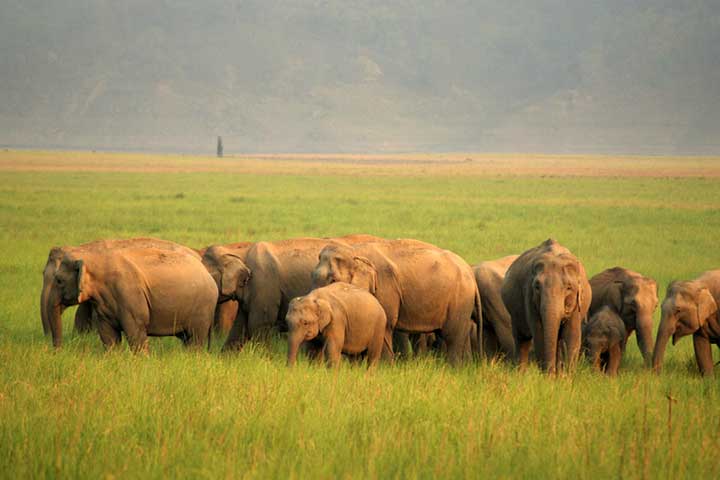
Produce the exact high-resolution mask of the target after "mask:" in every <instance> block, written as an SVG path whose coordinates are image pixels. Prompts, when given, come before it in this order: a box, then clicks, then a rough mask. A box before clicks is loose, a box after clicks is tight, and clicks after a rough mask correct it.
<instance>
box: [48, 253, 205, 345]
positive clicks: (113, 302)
mask: <svg viewBox="0 0 720 480" xmlns="http://www.w3.org/2000/svg"><path fill="white" fill-rule="evenodd" d="M54 284H55V285H56V286H57V290H58V293H59V298H60V301H61V302H62V304H63V305H73V304H77V303H83V302H91V303H92V305H93V311H94V314H95V315H97V329H98V332H99V334H100V338H101V339H102V341H103V344H104V345H105V346H106V347H108V348H109V347H112V346H114V345H116V344H117V343H119V342H120V340H121V336H120V335H121V333H122V332H125V335H126V336H127V340H128V343H129V344H130V347H131V348H132V349H133V350H134V351H147V348H148V345H147V337H148V336H158V337H159V336H176V337H178V338H180V339H182V340H183V342H184V343H185V344H186V345H197V346H206V345H207V344H208V339H209V333H210V327H211V326H212V321H213V314H214V311H215V304H216V303H217V297H218V290H217V287H216V286H215V281H214V280H213V279H212V277H211V276H210V274H209V273H208V272H207V270H206V269H205V267H204V266H203V264H202V263H201V262H200V259H199V258H197V257H194V256H190V255H187V254H185V253H182V252H175V251H168V250H160V249H157V248H124V249H118V250H106V251H99V252H84V253H82V254H80V253H71V252H68V253H66V254H65V255H64V257H63V259H62V261H61V262H60V265H59V267H58V269H57V271H56V272H55V275H54Z"/></svg>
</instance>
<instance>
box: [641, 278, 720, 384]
mask: <svg viewBox="0 0 720 480" xmlns="http://www.w3.org/2000/svg"><path fill="white" fill-rule="evenodd" d="M718 305H720V270H710V271H708V272H705V273H703V274H702V275H700V276H699V277H698V278H696V279H695V280H691V281H684V282H678V281H675V282H672V283H670V285H669V286H668V289H667V293H666V294H665V300H663V303H662V317H661V318H660V326H659V328H658V332H657V340H656V341H655V350H654V352H653V368H654V369H655V371H656V372H660V370H661V369H662V363H663V356H664V354H665V347H666V346H667V342H668V340H669V339H670V337H671V336H672V343H673V345H675V343H676V342H677V341H678V340H679V339H680V338H682V337H684V336H686V335H692V336H693V347H694V349H695V360H696V361H697V365H698V368H699V369H700V373H701V374H702V375H703V376H710V375H712V373H713V359H712V350H711V344H715V345H720V313H719V312H718Z"/></svg>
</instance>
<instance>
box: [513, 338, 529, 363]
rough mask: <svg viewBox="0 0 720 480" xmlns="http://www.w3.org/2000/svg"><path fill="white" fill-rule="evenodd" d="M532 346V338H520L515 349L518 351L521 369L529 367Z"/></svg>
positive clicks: (518, 361)
mask: <svg viewBox="0 0 720 480" xmlns="http://www.w3.org/2000/svg"><path fill="white" fill-rule="evenodd" d="M531 347H532V339H531V338H529V339H522V340H521V339H518V340H517V343H516V346H515V351H516V352H517V363H518V366H519V367H520V370H525V369H526V368H527V365H528V362H529V361H530V348H531Z"/></svg>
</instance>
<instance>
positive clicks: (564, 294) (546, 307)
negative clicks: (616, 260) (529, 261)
mask: <svg viewBox="0 0 720 480" xmlns="http://www.w3.org/2000/svg"><path fill="white" fill-rule="evenodd" d="M584 277H585V271H584V269H583V268H582V266H581V265H580V262H578V261H577V259H575V257H573V256H572V255H566V254H561V255H556V254H552V253H548V254H544V255H542V256H540V258H538V260H537V261H536V262H535V263H534V265H533V267H532V275H531V276H530V279H529V280H530V281H529V285H528V288H529V289H530V290H531V292H530V295H526V298H527V299H528V305H527V307H526V308H528V310H529V311H530V312H535V315H532V317H535V318H536V319H537V320H536V321H537V322H539V325H538V324H536V326H535V328H536V330H535V332H536V334H541V335H542V338H538V339H537V340H536V342H538V343H536V346H541V350H542V351H541V352H536V354H538V360H539V361H540V364H541V366H542V367H543V369H544V370H546V371H547V372H548V373H554V372H555V370H556V367H557V349H558V337H559V334H560V327H561V326H562V325H563V324H564V323H565V322H567V321H568V320H571V319H574V320H575V321H578V322H579V321H581V320H582V319H581V318H577V317H581V316H583V315H584V312H586V311H587V308H586V305H587V304H588V302H589V299H588V298H586V291H587V290H589V287H588V288H587V289H586V288H585V287H584V285H583V281H584V282H585V283H586V282H587V280H586V279H585V278H584ZM578 333H579V332H578ZM576 341H577V342H578V346H579V341H580V339H579V338H578V339H576ZM570 361H571V362H572V361H574V359H570Z"/></svg>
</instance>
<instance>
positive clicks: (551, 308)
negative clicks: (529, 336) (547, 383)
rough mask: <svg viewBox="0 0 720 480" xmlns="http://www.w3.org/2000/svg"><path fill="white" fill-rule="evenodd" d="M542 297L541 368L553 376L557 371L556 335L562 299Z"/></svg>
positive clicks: (561, 310) (560, 318) (560, 315)
mask: <svg viewBox="0 0 720 480" xmlns="http://www.w3.org/2000/svg"><path fill="white" fill-rule="evenodd" d="M543 297H544V298H543V299H542V303H541V307H540V314H541V317H542V318H541V321H542V329H543V356H542V367H543V370H545V372H547V373H549V374H553V373H556V370H557V347H558V335H559V333H560V322H561V320H562V314H563V311H564V309H563V301H564V298H562V297H561V298H559V299H557V298H552V295H551V294H544V295H543Z"/></svg>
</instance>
